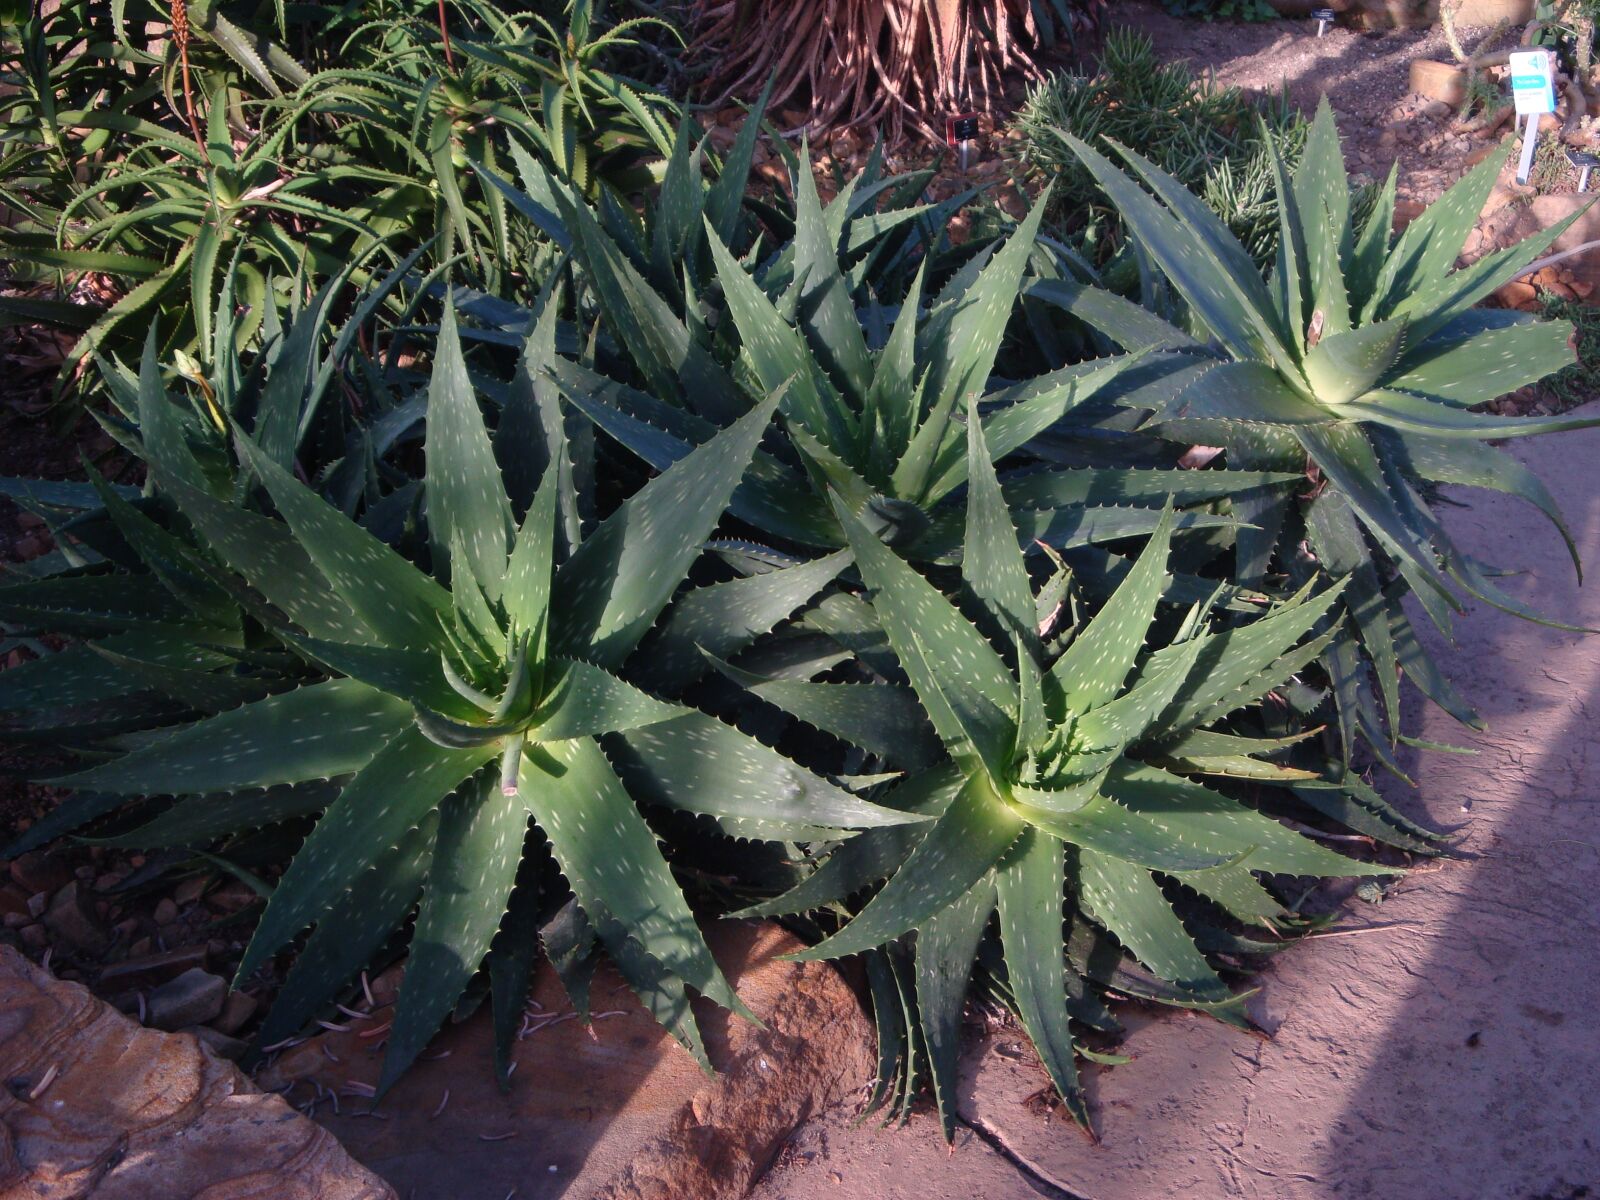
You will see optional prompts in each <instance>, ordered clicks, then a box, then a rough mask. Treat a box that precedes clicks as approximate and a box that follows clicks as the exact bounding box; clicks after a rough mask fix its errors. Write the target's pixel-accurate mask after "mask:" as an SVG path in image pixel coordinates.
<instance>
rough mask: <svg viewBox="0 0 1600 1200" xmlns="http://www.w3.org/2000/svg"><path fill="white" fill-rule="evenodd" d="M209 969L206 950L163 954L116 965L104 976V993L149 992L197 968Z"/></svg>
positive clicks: (183, 948) (189, 948)
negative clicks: (125, 990) (138, 990)
mask: <svg viewBox="0 0 1600 1200" xmlns="http://www.w3.org/2000/svg"><path fill="white" fill-rule="evenodd" d="M205 965H206V948H205V947H204V946H179V947H178V948H177V949H176V950H162V951H159V952H157V953H155V954H141V955H138V956H137V957H130V958H126V959H124V960H123V961H122V962H119V963H112V964H111V965H110V966H109V967H107V968H106V969H105V970H103V971H101V972H100V988H101V990H102V991H107V992H110V991H120V990H122V989H123V988H149V987H155V986H156V985H157V984H161V983H165V982H167V980H169V979H175V978H177V977H178V976H179V975H182V974H183V973H184V972H185V971H187V970H189V969H191V968H193V967H204V966H205Z"/></svg>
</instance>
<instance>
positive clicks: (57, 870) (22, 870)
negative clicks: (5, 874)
mask: <svg viewBox="0 0 1600 1200" xmlns="http://www.w3.org/2000/svg"><path fill="white" fill-rule="evenodd" d="M11 878H12V880H13V881H14V882H15V883H16V885H17V886H18V887H20V888H21V889H22V890H23V891H24V892H26V893H27V894H28V895H30V896H31V895H33V894H34V893H35V892H57V891H60V890H61V889H62V888H64V887H66V886H67V884H68V883H70V882H71V881H72V872H71V871H69V870H67V868H66V867H65V866H63V865H62V864H61V863H60V862H58V861H57V860H56V859H54V858H51V857H50V856H49V855H47V854H46V853H45V852H44V851H43V850H33V851H30V852H29V853H27V854H23V855H19V856H18V857H16V858H14V859H12V860H11Z"/></svg>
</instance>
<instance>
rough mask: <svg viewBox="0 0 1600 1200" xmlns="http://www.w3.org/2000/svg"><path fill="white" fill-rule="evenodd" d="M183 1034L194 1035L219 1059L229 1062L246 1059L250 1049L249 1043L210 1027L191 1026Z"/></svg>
mask: <svg viewBox="0 0 1600 1200" xmlns="http://www.w3.org/2000/svg"><path fill="white" fill-rule="evenodd" d="M180 1032H182V1033H187V1034H190V1035H192V1036H193V1037H194V1038H195V1039H196V1040H198V1041H199V1043H200V1044H201V1045H202V1046H204V1047H205V1048H206V1049H207V1050H209V1051H211V1053H213V1054H215V1055H216V1056H217V1057H218V1058H225V1059H227V1060H228V1061H229V1062H237V1061H238V1060H239V1059H241V1058H243V1057H244V1054H245V1051H246V1050H248V1049H250V1044H249V1043H248V1042H241V1041H240V1040H239V1039H238V1038H236V1037H229V1036H228V1035H227V1034H225V1033H223V1032H222V1031H221V1030H220V1029H213V1028H211V1026H209V1025H191V1026H189V1028H187V1029H184V1030H180Z"/></svg>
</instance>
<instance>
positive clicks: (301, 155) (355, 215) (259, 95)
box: [0, 0, 677, 391]
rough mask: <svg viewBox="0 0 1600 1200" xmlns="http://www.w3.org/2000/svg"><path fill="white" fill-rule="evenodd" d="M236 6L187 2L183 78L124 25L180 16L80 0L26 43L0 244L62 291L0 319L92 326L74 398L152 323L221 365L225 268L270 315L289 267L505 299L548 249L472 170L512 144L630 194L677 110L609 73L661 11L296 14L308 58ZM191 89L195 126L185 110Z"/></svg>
mask: <svg viewBox="0 0 1600 1200" xmlns="http://www.w3.org/2000/svg"><path fill="white" fill-rule="evenodd" d="M225 7H236V6H227V5H224V4H223V3H222V0H214V2H210V3H205V4H199V3H196V4H191V5H190V6H189V10H190V11H189V14H188V15H189V18H190V20H189V23H188V27H189V28H190V29H192V30H194V31H195V40H194V41H193V43H192V45H191V46H190V49H189V51H187V52H186V53H187V55H188V57H187V58H186V59H185V64H186V65H184V66H183V67H182V68H181V71H180V66H179V63H178V62H177V60H176V56H177V50H176V49H175V47H174V46H173V45H169V46H168V47H167V48H165V49H164V50H163V51H162V52H161V53H152V52H150V51H149V50H147V49H146V48H145V47H144V46H143V44H142V43H141V42H139V39H138V38H137V37H135V36H134V35H133V34H132V32H131V31H132V30H137V29H142V28H144V27H145V26H146V25H147V24H150V23H157V22H165V21H166V20H167V17H168V14H167V13H166V11H165V6H163V5H155V4H149V3H134V4H131V5H128V4H118V5H114V6H111V7H110V8H107V7H106V6H104V5H93V4H86V3H84V2H83V0H75V2H73V3H68V4H65V5H62V6H61V7H60V8H59V9H56V10H53V11H52V12H51V13H49V14H48V15H45V16H42V17H39V18H36V19H34V20H31V21H29V22H27V23H25V24H24V25H23V26H22V27H20V28H19V29H17V30H16V31H15V39H16V41H17V43H18V53H16V54H15V55H13V56H12V58H11V59H10V60H8V61H7V63H6V65H5V70H4V82H5V83H6V84H8V85H9V86H10V88H12V89H14V94H8V95H7V96H6V97H5V98H4V100H3V102H0V111H4V112H5V113H6V115H7V117H8V122H9V123H8V128H7V130H6V132H5V134H4V135H3V138H0V142H3V144H4V147H5V149H4V152H3V156H0V166H3V167H4V171H3V182H0V200H3V201H4V203H5V204H6V206H7V207H8V208H9V209H10V210H12V211H13V212H14V213H15V214H16V219H15V220H14V221H13V222H12V226H11V227H10V228H8V229H7V230H5V231H3V236H0V245H3V246H4V248H5V250H6V251H7V257H8V258H9V259H10V260H11V261H12V263H13V275H14V277H16V278H20V279H26V280H31V281H41V282H53V283H55V284H57V285H58V288H59V292H60V295H59V296H58V297H55V298H50V299H43V300H41V299H34V298H21V299H17V298H6V299H5V300H4V301H3V302H0V316H3V317H5V318H8V319H11V320H25V321H42V322H45V323H48V324H51V325H55V326H58V327H60V328H63V329H67V330H70V331H72V332H73V333H74V334H75V335H77V341H76V344H75V345H74V346H73V347H72V348H71V350H70V351H69V352H68V353H67V355H66V358H65V363H64V367H63V370H62V372H61V374H60V376H59V378H58V389H59V390H62V391H65V390H67V389H69V388H73V387H76V386H79V385H80V384H84V383H92V382H93V381H94V380H95V379H96V376H95V373H94V372H93V371H90V370H85V369H84V368H86V367H87V366H89V365H90V364H91V361H92V356H93V355H95V354H117V355H119V356H122V357H132V356H133V355H134V354H135V353H136V352H137V348H138V345H139V343H140V341H141V340H142V330H143V326H142V325H139V324H138V322H137V321H136V318H137V317H139V316H141V315H143V316H148V317H152V318H153V320H154V323H155V324H156V325H157V326H158V327H159V329H160V333H161V337H162V343H163V348H164V349H165V350H169V351H170V350H172V349H177V350H182V351H183V352H185V353H187V354H189V355H190V356H191V357H194V358H196V359H197V360H199V361H201V362H206V360H207V356H208V354H209V351H210V345H211V340H212V330H213V327H214V324H215V322H216V319H217V315H218V314H217V313H216V311H215V309H214V308H213V301H214V300H215V298H216V294H217V280H218V278H219V276H220V275H221V274H222V273H223V271H224V270H226V269H227V264H229V262H230V261H232V262H234V263H235V269H236V271H237V273H238V276H239V290H240V292H241V294H242V295H243V296H244V297H245V298H246V299H247V300H248V301H249V303H250V304H251V306H252V307H253V308H256V309H259V308H260V307H261V306H262V304H263V302H264V293H265V290H266V288H267V286H268V282H269V280H270V279H271V278H272V277H273V276H274V275H275V276H276V277H277V280H278V282H279V283H280V285H281V284H282V282H283V281H284V280H286V279H288V278H291V277H294V276H295V275H297V274H298V273H300V272H301V271H302V270H309V272H310V274H311V276H312V277H313V278H314V279H316V280H317V281H318V282H319V283H320V282H321V281H322V280H325V279H328V278H330V277H333V276H336V275H338V274H340V273H341V272H345V271H351V272H353V273H354V274H355V275H356V277H357V279H358V281H360V282H366V281H368V279H369V278H372V277H373V276H375V275H376V274H377V273H378V272H379V271H381V270H382V269H383V267H384V266H385V265H392V264H394V263H397V262H400V261H402V260H405V259H407V258H408V256H409V255H411V254H412V253H413V252H414V251H416V250H418V249H419V248H421V249H423V251H424V255H423V269H424V270H428V269H430V268H435V267H438V266H440V265H441V264H449V263H453V262H454V260H455V259H456V256H457V255H458V254H463V253H464V254H465V255H466V256H467V261H468V267H467V269H469V270H471V271H472V272H473V273H474V275H475V278H476V279H477V280H478V281H479V282H480V283H481V284H482V285H483V286H485V287H486V288H487V289H488V290H490V291H492V292H495V293H497V294H499V295H501V296H502V298H505V299H511V298H513V297H515V296H516V295H517V293H516V288H517V284H518V283H519V282H520V281H521V280H522V279H523V278H524V277H525V275H524V273H525V272H527V271H528V268H529V267H530V266H534V267H535V268H536V270H535V271H534V272H533V273H534V274H535V276H538V277H542V275H543V274H544V271H543V270H542V269H537V268H538V267H539V259H540V258H541V255H542V252H543V251H545V250H546V249H547V246H546V244H545V243H544V242H543V239H542V238H541V237H538V236H536V231H534V230H531V229H530V228H529V227H526V226H520V225H512V224H508V221H507V210H506V205H505V201H504V198H503V197H502V195H501V194H500V192H499V191H497V190H496V189H494V188H491V187H483V186H480V185H479V183H478V180H477V179H476V177H475V176H474V175H473V174H472V172H471V171H470V170H468V160H469V159H471V160H474V161H478V162H484V163H488V164H490V165H491V166H494V165H497V164H499V163H502V162H506V161H508V156H509V155H510V153H511V149H512V147H513V146H515V147H516V149H517V150H518V151H519V152H520V153H522V154H528V155H534V156H540V157H541V158H542V159H543V161H545V162H546V163H548V164H549V165H550V166H551V167H552V169H554V170H555V171H556V172H557V173H558V174H559V175H560V176H561V177H562V178H565V179H572V180H575V181H577V183H578V186H579V187H580V190H581V189H596V188H599V187H600V186H601V185H602V184H604V185H605V186H607V187H615V188H620V189H623V190H624V191H629V192H631V191H636V190H638V189H640V188H642V187H645V186H648V185H650V184H651V183H652V182H653V181H654V178H655V177H656V175H657V174H659V171H660V166H661V164H662V163H663V162H664V161H665V159H666V157H667V155H668V154H670V152H671V147H672V137H671V124H672V120H673V118H674V116H675V114H676V111H677V109H676V106H675V105H674V104H673V103H672V102H671V101H670V100H668V99H667V98H666V97H665V96H663V95H660V94H659V93H655V92H653V91H651V90H650V89H648V88H644V87H642V86H635V85H633V84H631V83H630V82H629V81H628V80H626V79H623V78H621V77H619V76H617V75H615V74H613V73H611V72H609V71H607V70H606V69H605V65H604V60H605V59H606V58H607V57H608V56H610V55H613V54H615V53H616V52H617V51H618V50H619V49H625V48H627V47H628V46H630V45H631V44H632V39H631V37H630V34H631V33H634V32H638V31H639V29H640V28H641V24H643V25H646V26H650V25H655V24H658V23H659V22H658V21H657V20H656V19H655V18H635V19H632V20H627V21H623V22H621V23H620V24H618V25H617V26H615V27H613V28H610V29H602V28H601V27H600V22H599V20H598V18H597V17H596V15H595V13H594V11H593V9H594V6H593V5H592V4H591V3H588V2H587V0H585V2H582V3H579V4H577V5H575V6H573V7H572V10H571V12H570V13H569V14H568V17H567V20H566V22H565V24H564V25H563V26H561V27H560V28H558V27H556V26H555V25H553V24H551V23H550V22H548V21H546V20H544V19H543V18H542V17H538V16H532V17H530V16H528V15H527V14H522V15H518V14H514V13H508V12H505V11H502V9H501V8H500V7H499V6H497V5H494V4H487V3H481V2H479V0H450V3H449V4H448V5H447V6H446V7H445V8H444V9H438V8H436V6H435V5H434V4H433V3H431V2H428V0H404V2H402V3H399V4H396V5H393V6H384V8H383V9H382V10H380V11H378V12H375V13H374V12H372V11H371V6H365V7H364V8H363V6H355V8H354V9H350V10H347V11H345V12H342V13H327V12H324V11H323V10H322V9H320V8H313V9H311V10H307V12H306V13H305V14H293V10H292V9H291V10H289V13H290V14H293V19H294V20H295V21H313V20H314V21H315V22H316V28H315V30H314V31H313V36H312V37H311V38H309V39H305V44H306V45H307V47H308V57H307V61H306V63H305V64H302V63H300V62H298V61H296V60H295V59H294V58H293V57H291V56H290V55H288V54H287V53H286V52H285V51H284V50H282V49H281V48H280V47H279V46H278V45H277V44H276V42H275V41H273V40H272V39H270V38H268V37H267V36H265V31H264V30H253V31H252V35H250V36H247V35H246V34H244V33H242V32H241V31H240V30H239V28H238V27H237V26H235V25H233V24H232V23H231V22H230V21H229V20H228V17H227V15H226V14H224V13H223V12H222V9H223V8H225ZM179 10H180V12H181V11H182V6H179ZM357 10H360V11H357ZM234 15H235V16H239V15H240V14H238V13H237V12H235V14H234ZM279 17H280V21H279V26H280V28H279V29H278V30H274V31H273V33H274V35H276V37H277V40H278V41H282V40H283V33H284V32H285V26H284V25H283V22H284V21H286V20H288V19H289V14H285V13H283V12H280V13H279ZM441 21H442V22H443V25H442V26H441ZM294 32H295V33H296V34H299V33H301V32H304V31H303V30H295V31H294ZM254 35H261V36H254ZM446 38H448V44H447V43H446ZM8 40H9V39H8ZM295 40H297V41H298V40H301V39H298V38H297V39H295ZM323 47H326V48H327V49H326V50H324V49H322V48H323ZM313 48H315V53H316V54H319V55H322V56H323V57H322V61H318V60H317V58H315V57H312V56H311V54H312V50H313ZM330 51H331V52H330ZM258 52H259V53H258ZM169 59H170V60H171V61H168V60H169ZM179 74H181V76H182V79H183V83H182V88H183V89H184V90H186V91H187V92H189V93H191V94H192V97H193V105H194V107H193V121H192V124H191V121H190V120H189V119H187V117H188V114H189V111H190V110H189V108H188V106H187V105H186V103H184V102H182V101H173V100H172V93H171V88H172V87H175V86H178V84H177V79H178V76H179ZM164 80H165V82H164ZM107 97H113V98H114V99H115V100H116V105H115V110H114V111H113V109H112V107H111V106H110V104H109V102H108V100H107ZM530 235H535V236H530ZM414 261H415V260H413V262H414ZM458 269H460V268H458ZM89 272H94V273H98V274H101V275H104V276H107V277H109V278H110V280H112V281H114V286H113V287H112V288H110V289H100V290H99V294H98V295H96V296H95V297H94V298H92V299H91V298H90V297H89V296H85V295H84V294H83V293H82V291H81V290H80V289H77V288H76V287H75V286H74V285H75V284H76V283H77V282H78V280H79V279H80V278H81V277H82V276H83V275H84V274H86V273H89ZM108 293H109V295H108ZM536 294H537V288H536V287H535V289H534V291H533V292H532V293H531V295H536ZM531 295H529V296H522V297H520V298H522V299H524V300H526V299H530V298H531ZM136 325H138V327H139V329H140V334H138V335H130V332H129V331H130V330H132V329H133V328H135V326H136Z"/></svg>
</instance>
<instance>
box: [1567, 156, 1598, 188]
mask: <svg viewBox="0 0 1600 1200" xmlns="http://www.w3.org/2000/svg"><path fill="white" fill-rule="evenodd" d="M1567 161H1568V162H1569V163H1571V164H1572V165H1573V166H1575V167H1577V168H1578V170H1579V172H1581V173H1580V174H1579V176H1578V190H1579V191H1580V192H1587V191H1588V190H1589V172H1590V171H1592V170H1594V168H1596V167H1600V156H1596V155H1593V154H1590V153H1589V152H1588V151H1587V150H1568V151H1567Z"/></svg>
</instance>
